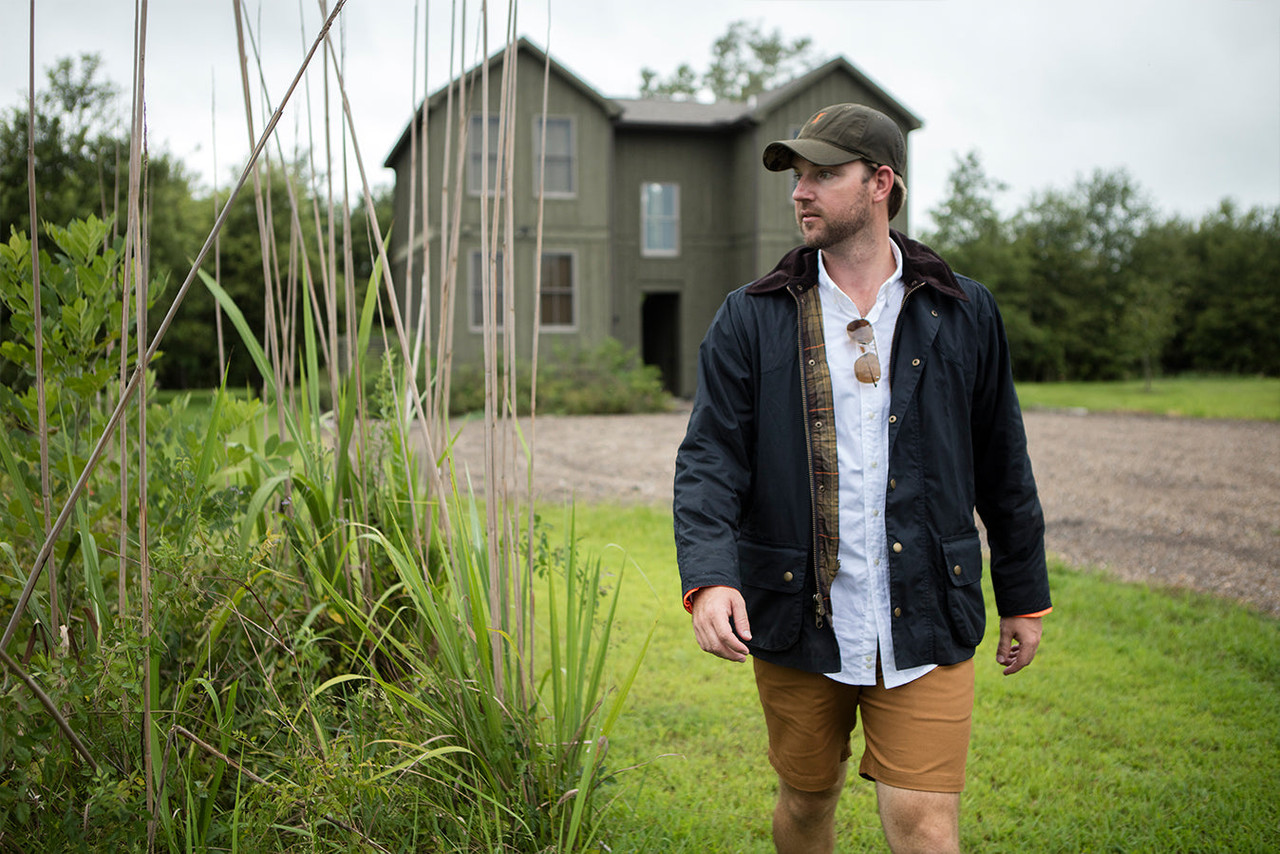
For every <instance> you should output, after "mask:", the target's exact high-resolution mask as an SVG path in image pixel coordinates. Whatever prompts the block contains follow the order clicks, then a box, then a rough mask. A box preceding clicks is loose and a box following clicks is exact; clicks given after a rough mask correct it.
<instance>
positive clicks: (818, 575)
mask: <svg viewBox="0 0 1280 854" xmlns="http://www.w3.org/2000/svg"><path fill="white" fill-rule="evenodd" d="M787 291H788V292H789V293H790V294H791V298H792V299H794V300H795V301H796V356H797V358H798V359H799V363H798V364H799V367H800V399H801V400H803V401H804V451H805V454H806V455H807V456H808V459H809V495H810V496H812V497H811V498H810V500H811V501H814V502H816V501H817V500H818V499H817V496H816V488H815V484H814V477H813V432H812V429H811V427H810V426H809V385H808V382H807V381H806V379H807V377H808V374H807V373H806V372H805V369H804V365H805V362H804V306H802V305H801V304H800V296H799V295H798V294H797V293H796V292H795V291H793V290H791V288H787ZM809 524H810V525H811V526H812V529H813V530H812V534H813V581H814V586H815V587H816V588H817V592H816V593H814V594H813V612H814V614H813V617H814V623H815V624H816V625H817V627H818V628H822V627H823V625H824V624H825V618H826V615H827V609H826V605H825V603H824V601H823V597H822V594H823V583H822V566H821V563H820V561H821V557H822V552H821V551H819V549H818V513H817V508H816V507H815V508H814V510H813V512H811V513H810V514H809Z"/></svg>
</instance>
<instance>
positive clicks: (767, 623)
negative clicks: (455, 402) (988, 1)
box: [738, 540, 809, 652]
mask: <svg viewBox="0 0 1280 854" xmlns="http://www.w3.org/2000/svg"><path fill="white" fill-rule="evenodd" d="M808 562H809V552H808V550H807V549H803V548H797V547H795V546H784V545H777V544H774V543H762V542H758V541H755V540H739V542H738V570H739V573H740V574H741V578H742V598H743V599H745V600H746V603H747V616H748V618H750V620H751V643H750V646H751V647H754V648H758V649H763V650H769V651H773V652H776V651H779V650H783V649H786V648H787V647H789V646H791V645H792V644H794V643H795V642H796V640H797V639H799V637H800V621H801V619H802V618H803V616H804V584H805V575H806V574H807V568H808Z"/></svg>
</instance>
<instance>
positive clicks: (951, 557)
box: [942, 531, 982, 587]
mask: <svg viewBox="0 0 1280 854" xmlns="http://www.w3.org/2000/svg"><path fill="white" fill-rule="evenodd" d="M942 558H943V560H944V561H945V562H946V569H947V578H949V579H950V580H951V585H952V586H953V587H964V586H966V585H969V584H976V583H977V582H979V581H981V580H982V539H981V538H980V537H979V536H978V532H977V531H974V532H973V533H971V534H961V535H959V536H956V537H947V538H945V539H944V540H943V541H942Z"/></svg>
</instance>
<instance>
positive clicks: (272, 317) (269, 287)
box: [232, 0, 285, 435]
mask: <svg viewBox="0 0 1280 854" xmlns="http://www.w3.org/2000/svg"><path fill="white" fill-rule="evenodd" d="M240 6H241V0H232V7H233V9H234V11H235V21H236V49H237V51H238V53H239V57H240V88H241V95H242V97H243V99H244V113H245V129H246V131H247V132H248V134H249V139H250V141H252V140H253V138H254V130H253V98H252V96H251V94H250V89H249V58H248V54H247V52H246V51H245V44H244V39H245V26H244V19H243V16H242V14H241V11H240ZM250 172H251V174H252V176H253V195H254V205H255V209H256V211H257V215H258V248H259V251H260V252H261V253H262V283H263V288H264V290H265V293H266V296H265V300H264V302H265V305H264V306H263V309H264V310H263V317H264V322H265V329H264V330H263V344H264V346H265V348H266V350H267V357H268V359H269V363H270V365H271V371H272V374H273V379H274V383H275V388H276V389H278V390H283V389H284V388H285V384H284V376H283V372H282V369H281V364H280V339H279V336H278V334H277V331H276V296H275V291H276V288H274V287H273V278H272V264H271V255H272V248H273V245H274V242H273V239H272V236H271V234H270V232H269V230H268V229H267V223H269V222H270V219H269V218H268V215H267V209H266V205H265V204H264V203H263V193H262V176H261V174H260V172H259V167H258V160H257V158H255V159H254V161H253V163H252V168H251V170H250ZM270 178H271V176H270V172H268V174H267V180H268V181H269V180H270ZM275 405H276V429H277V431H278V432H279V433H280V434H281V435H283V434H284V432H285V430H284V428H285V424H284V396H283V394H277V396H276V400H275Z"/></svg>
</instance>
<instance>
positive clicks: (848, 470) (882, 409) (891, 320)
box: [818, 241, 934, 688]
mask: <svg viewBox="0 0 1280 854" xmlns="http://www.w3.org/2000/svg"><path fill="white" fill-rule="evenodd" d="M889 245H890V247H891V248H892V249H893V257H894V260H895V261H896V262H897V268H896V269H895V270H894V272H893V275H892V276H890V277H889V278H888V279H887V280H886V281H885V282H884V284H882V285H881V286H880V291H879V293H878V294H877V295H876V301H875V304H874V305H873V306H872V307H871V310H870V311H868V312H867V314H866V319H867V320H868V321H870V323H871V327H872V329H873V330H874V331H875V344H876V352H877V354H878V356H879V359H880V366H881V377H880V381H879V382H878V383H876V384H875V385H872V384H870V383H863V382H859V381H858V378H857V376H856V375H855V374H854V368H853V363H854V360H856V359H857V358H858V357H859V356H860V355H862V353H863V352H864V351H863V349H862V347H860V346H859V345H858V344H856V343H855V342H854V341H853V340H852V339H851V338H850V337H849V333H848V331H847V327H848V325H849V322H850V321H852V320H857V319H858V318H860V317H862V316H863V315H862V313H861V312H859V311H858V308H857V306H856V305H854V303H853V300H851V299H850V298H849V296H848V295H847V294H845V293H844V291H842V290H840V288H839V287H837V286H836V284H835V282H833V281H832V280H831V277H830V276H829V275H828V274H827V269H826V266H825V264H824V263H823V260H822V253H821V252H819V253H818V292H819V294H820V295H821V300H822V332H823V335H824V337H825V339H826V349H827V365H828V366H829V367H830V369H831V391H832V395H833V402H834V406H835V424H836V458H837V460H838V463H839V476H840V499H839V502H840V551H839V559H840V571H839V572H838V573H836V577H835V581H834V583H833V584H832V586H831V624H832V626H833V627H834V629H835V633H836V641H837V642H838V643H839V646H840V667H841V669H840V672H839V673H829V674H827V675H828V676H830V677H831V678H832V679H835V680H837V681H839V682H845V683H848V684H850V685H874V684H876V654H877V651H878V652H879V657H880V667H881V670H882V671H883V674H884V684H885V687H886V688H894V687H897V686H898V685H904V684H906V683H907V682H910V681H911V680H913V679H917V678H919V677H921V676H923V675H924V674H926V673H928V672H929V671H930V670H932V669H933V668H934V665H932V664H926V665H923V666H921V667H911V668H907V669H906V670H899V669H898V667H897V663H896V661H895V660H894V656H893V633H892V631H891V628H890V621H891V620H892V617H891V616H890V614H889V548H888V537H887V535H886V534H885V528H884V505H885V493H886V490H887V487H888V479H889V403H890V401H889V355H890V353H891V352H892V349H893V333H894V328H895V327H896V326H897V323H898V314H899V312H900V311H901V310H902V297H903V294H904V292H905V288H904V285H903V282H902V253H901V251H900V250H899V249H898V247H897V245H896V244H894V243H893V242H892V241H890V244H889Z"/></svg>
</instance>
